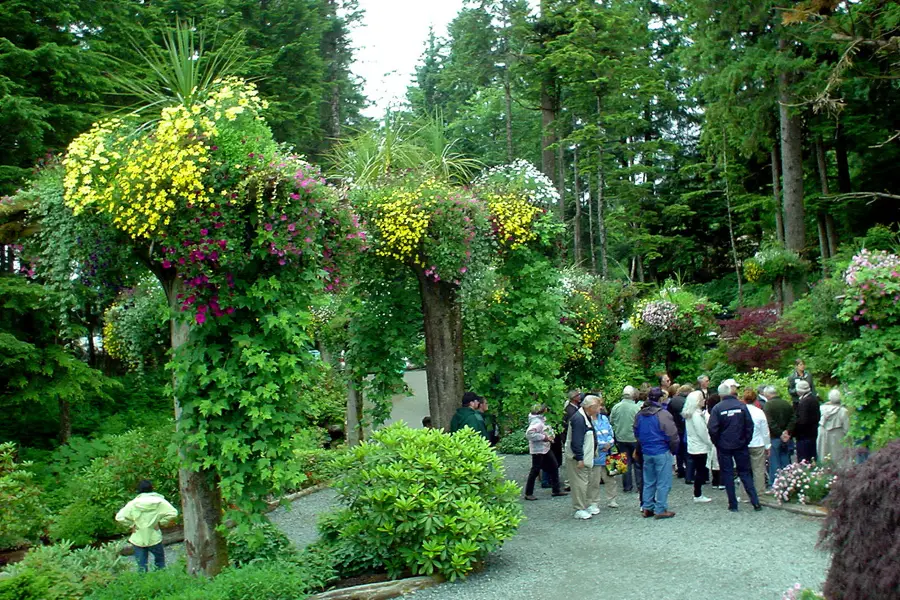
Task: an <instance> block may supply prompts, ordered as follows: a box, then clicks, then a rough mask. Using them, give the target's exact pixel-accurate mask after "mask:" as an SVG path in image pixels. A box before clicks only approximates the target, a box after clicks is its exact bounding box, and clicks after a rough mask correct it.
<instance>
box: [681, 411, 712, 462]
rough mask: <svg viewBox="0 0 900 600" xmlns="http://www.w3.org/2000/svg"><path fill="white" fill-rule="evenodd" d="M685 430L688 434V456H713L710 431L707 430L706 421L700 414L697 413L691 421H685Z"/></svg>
mask: <svg viewBox="0 0 900 600" xmlns="http://www.w3.org/2000/svg"><path fill="white" fill-rule="evenodd" d="M684 429H685V433H687V447H688V448H687V450H688V454H711V453H712V451H713V443H712V440H710V439H709V430H708V429H707V428H706V419H705V418H704V417H703V415H702V414H701V413H700V411H697V412H695V413H694V414H693V415H691V418H690V419H685V420H684Z"/></svg>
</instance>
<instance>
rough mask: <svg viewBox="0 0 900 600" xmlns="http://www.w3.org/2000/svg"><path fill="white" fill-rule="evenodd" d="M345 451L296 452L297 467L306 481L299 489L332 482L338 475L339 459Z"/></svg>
mask: <svg viewBox="0 0 900 600" xmlns="http://www.w3.org/2000/svg"><path fill="white" fill-rule="evenodd" d="M343 453H344V451H343V450H324V449H322V448H316V449H313V450H295V451H294V459H295V461H296V462H295V465H296V466H297V469H298V470H299V472H301V473H302V474H303V475H304V477H305V479H304V480H303V481H302V482H301V483H300V485H299V486H297V489H305V488H308V487H312V486H314V485H318V484H320V483H325V482H326V481H330V480H331V479H332V478H333V477H334V476H335V475H337V473H338V459H339V457H340V456H341V455H342V454H343ZM295 491H296V490H295Z"/></svg>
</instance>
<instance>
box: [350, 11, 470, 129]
mask: <svg viewBox="0 0 900 600" xmlns="http://www.w3.org/2000/svg"><path fill="white" fill-rule="evenodd" d="M463 4H464V2H463V0H359V7H360V8H361V9H363V10H364V11H365V15H364V16H363V22H362V25H361V26H359V27H357V28H356V29H355V30H354V31H353V32H352V40H353V45H354V46H355V48H356V61H355V63H354V65H353V72H354V73H356V74H357V75H359V76H360V77H362V78H363V79H364V80H365V87H364V88H363V89H364V93H365V95H366V97H367V98H368V99H369V100H370V101H371V102H372V105H371V106H370V107H369V108H367V109H366V110H365V111H363V112H364V114H365V115H366V116H368V117H372V118H376V119H377V118H380V117H382V116H384V111H385V109H387V108H388V107H389V106H390V105H391V104H395V103H398V102H401V101H403V99H404V98H405V97H406V88H407V87H408V86H409V85H410V83H411V82H412V78H413V73H414V72H415V69H416V63H418V61H419V59H420V58H421V56H422V53H423V52H424V51H425V42H426V41H427V40H428V28H429V26H431V27H434V33H435V35H436V36H438V37H445V36H446V35H447V24H448V23H450V21H452V20H453V18H454V17H455V16H456V15H457V13H458V12H459V11H460V9H461V8H463Z"/></svg>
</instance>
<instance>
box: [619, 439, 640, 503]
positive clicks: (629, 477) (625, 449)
mask: <svg viewBox="0 0 900 600" xmlns="http://www.w3.org/2000/svg"><path fill="white" fill-rule="evenodd" d="M616 446H618V447H619V452H622V453H623V454H624V455H625V458H626V460H627V462H628V470H627V471H625V475H623V476H622V491H623V492H630V491H631V490H633V489H634V482H637V485H638V487H640V486H641V465H640V464H639V463H638V462H637V460H636V459H635V458H634V451H635V448H636V447H637V444H636V443H635V442H616Z"/></svg>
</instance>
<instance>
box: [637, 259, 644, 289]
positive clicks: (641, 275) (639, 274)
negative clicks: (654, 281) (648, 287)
mask: <svg viewBox="0 0 900 600" xmlns="http://www.w3.org/2000/svg"><path fill="white" fill-rule="evenodd" d="M636 258H637V260H636V262H637V280H638V282H639V283H644V261H643V259H642V258H641V257H640V255H639V256H637V257H636Z"/></svg>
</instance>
